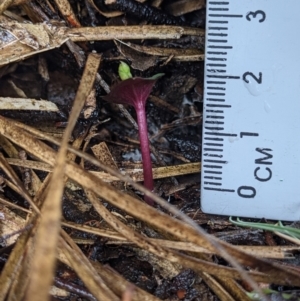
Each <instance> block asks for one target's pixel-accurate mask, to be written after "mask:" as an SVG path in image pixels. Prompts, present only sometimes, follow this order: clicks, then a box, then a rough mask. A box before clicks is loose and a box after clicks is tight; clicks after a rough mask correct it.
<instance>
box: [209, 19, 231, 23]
mask: <svg viewBox="0 0 300 301" xmlns="http://www.w3.org/2000/svg"><path fill="white" fill-rule="evenodd" d="M208 23H212V24H226V23H228V21H212V20H210V21H209V22H208Z"/></svg>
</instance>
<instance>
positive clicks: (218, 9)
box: [208, 7, 229, 11]
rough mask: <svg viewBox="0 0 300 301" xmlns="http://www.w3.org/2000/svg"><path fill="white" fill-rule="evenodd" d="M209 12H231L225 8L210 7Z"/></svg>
mask: <svg viewBox="0 0 300 301" xmlns="http://www.w3.org/2000/svg"><path fill="white" fill-rule="evenodd" d="M208 10H213V11H229V8H223V7H218V8H217V7H210V8H209V9H208Z"/></svg>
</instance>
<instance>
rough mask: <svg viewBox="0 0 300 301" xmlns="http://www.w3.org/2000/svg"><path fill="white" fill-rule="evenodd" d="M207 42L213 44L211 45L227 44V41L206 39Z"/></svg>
mask: <svg viewBox="0 0 300 301" xmlns="http://www.w3.org/2000/svg"><path fill="white" fill-rule="evenodd" d="M207 41H208V42H213V43H227V42H228V40H219V39H208V40H207Z"/></svg>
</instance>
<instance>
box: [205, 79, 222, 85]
mask: <svg viewBox="0 0 300 301" xmlns="http://www.w3.org/2000/svg"><path fill="white" fill-rule="evenodd" d="M206 83H207V84H208V85H209V84H219V85H225V84H226V82H220V81H213V80H209V81H207V82H206Z"/></svg>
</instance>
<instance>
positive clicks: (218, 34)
mask: <svg viewBox="0 0 300 301" xmlns="http://www.w3.org/2000/svg"><path fill="white" fill-rule="evenodd" d="M208 35H209V36H214V37H227V36H228V34H227V33H209V34H208Z"/></svg>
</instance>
